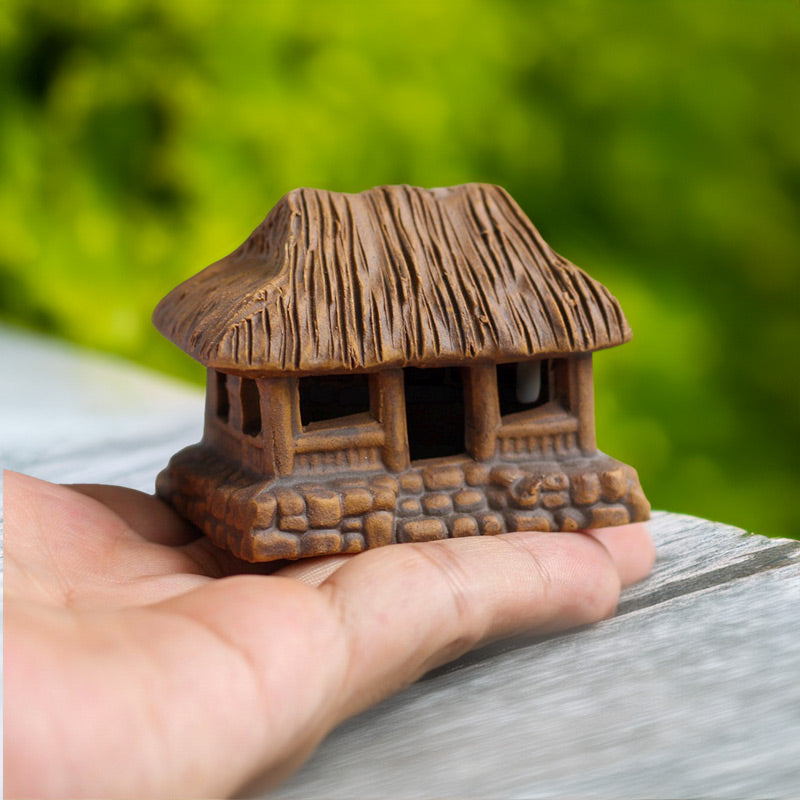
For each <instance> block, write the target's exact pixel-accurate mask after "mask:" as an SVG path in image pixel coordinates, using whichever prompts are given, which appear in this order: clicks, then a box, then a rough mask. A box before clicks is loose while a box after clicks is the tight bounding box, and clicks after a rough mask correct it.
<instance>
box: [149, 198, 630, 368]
mask: <svg viewBox="0 0 800 800" xmlns="http://www.w3.org/2000/svg"><path fill="white" fill-rule="evenodd" d="M154 321H155V324H156V326H157V327H158V328H159V330H160V331H161V332H162V333H163V334H164V335H165V336H167V337H168V338H170V339H172V340H173V341H174V342H175V343H176V344H178V345H179V346H180V347H181V348H183V349H184V350H185V351H186V352H187V353H189V354H190V355H192V356H193V357H194V358H196V359H197V360H198V361H201V362H202V363H204V364H206V365H208V366H212V367H216V368H218V369H223V370H238V371H256V372H260V373H264V374H267V373H273V374H274V373H276V372H286V371H292V372H314V371H322V370H324V371H341V370H343V369H362V370H363V369H374V368H377V367H380V366H388V365H397V366H402V365H414V366H420V365H422V366H425V365H430V364H431V363H434V362H436V363H439V364H454V363H462V362H464V361H465V360H477V359H489V360H494V361H509V360H518V359H524V358H528V357H532V356H545V355H555V354H566V353H573V352H585V351H590V350H597V349H600V348H603V347H610V346H612V345H616V344H621V343H622V342H624V341H627V340H628V339H629V338H630V329H629V327H628V324H627V321H626V320H625V317H624V315H623V313H622V310H621V308H620V306H619V304H618V303H617V301H616V300H615V299H614V297H612V295H611V294H610V293H609V292H608V290H607V289H606V288H605V287H604V286H602V285H601V284H599V283H597V282H596V281H594V280H593V279H592V278H590V277H589V276H588V275H587V274H586V273H585V272H583V271H582V270H580V269H578V268H577V267H576V266H574V265H573V264H571V263H570V262H569V261H567V260H565V259H564V258H562V257H561V256H559V255H558V254H557V253H555V252H553V250H551V249H550V247H549V246H548V245H547V244H546V243H545V242H544V240H543V239H542V238H541V236H540V235H539V232H538V231H537V230H536V228H534V226H533V225H532V224H531V222H530V220H529V219H528V218H527V217H526V216H525V214H524V213H523V212H522V210H521V209H520V208H519V206H518V205H517V204H516V203H515V202H514V201H513V200H512V199H511V197H509V195H508V194H507V193H506V192H505V191H504V190H503V189H501V188H499V187H497V186H488V185H482V184H466V185H464V186H456V187H454V188H449V189H431V190H427V189H419V188H415V187H411V186H381V187H378V188H375V189H370V190H369V191H366V192H362V193H361V194H342V193H339V192H326V191H320V190H317V189H296V190H295V191H293V192H290V193H289V194H287V195H286V196H285V197H283V198H282V199H281V200H280V202H279V203H278V204H277V205H276V206H275V208H273V209H272V211H271V212H270V213H269V214H268V215H267V217H266V219H265V220H264V221H263V222H262V223H261V225H259V227H258V228H256V230H255V231H254V232H253V233H252V235H251V236H250V237H249V238H248V239H247V241H246V242H245V243H244V244H243V245H242V246H241V247H240V248H239V249H238V250H236V251H235V252H233V253H232V254H231V255H229V256H227V257H226V258H223V259H222V260H220V261H217V262H216V263H215V264H212V265H211V266H210V267H208V268H207V269H205V270H203V271H202V272H200V273H199V274H198V275H195V276H194V277H193V278H190V279H189V280H187V281H185V282H184V283H182V284H181V285H180V286H178V287H177V288H176V289H174V290H173V291H172V292H170V294H168V295H167V296H166V297H165V298H164V299H163V300H162V301H161V303H160V304H159V306H158V308H156V311H155V314H154Z"/></svg>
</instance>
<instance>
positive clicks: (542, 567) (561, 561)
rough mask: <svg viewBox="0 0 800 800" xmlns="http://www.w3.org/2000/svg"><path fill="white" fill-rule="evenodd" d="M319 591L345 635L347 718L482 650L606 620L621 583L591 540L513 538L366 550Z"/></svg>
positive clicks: (540, 535)
mask: <svg viewBox="0 0 800 800" xmlns="http://www.w3.org/2000/svg"><path fill="white" fill-rule="evenodd" d="M636 536H638V537H639V538H640V539H642V541H643V544H642V545H641V546H643V547H646V546H647V545H646V541H645V538H644V537H642V533H641V532H638V533H636ZM631 545H632V546H635V542H631ZM320 590H321V591H323V592H325V593H327V594H328V596H329V599H330V602H331V603H333V605H334V607H336V608H337V609H338V611H339V614H340V616H341V619H342V623H343V626H344V628H345V631H346V641H347V643H348V647H349V652H350V658H349V663H350V668H349V669H348V670H347V682H348V686H347V688H346V691H345V694H346V695H347V696H348V697H349V700H348V701H347V702H346V703H345V708H346V709H347V713H352V712H353V711H355V710H360V709H361V708H363V707H365V706H366V705H368V704H370V703H372V702H375V701H376V700H377V699H379V698H381V697H383V696H386V695H387V694H388V693H390V692H391V691H393V690H394V689H397V688H399V687H400V686H403V685H405V684H407V683H409V682H411V681H412V680H414V679H416V678H417V677H419V676H420V675H422V674H424V673H425V672H426V671H427V670H429V669H431V668H432V667H434V666H437V665H439V664H442V663H445V662H446V661H449V660H451V659H453V658H456V657H457V656H459V655H461V654H462V653H464V652H466V651H467V650H469V649H471V648H472V647H475V646H477V645H478V644H481V643H483V642H486V641H489V640H492V639H496V638H499V637H502V636H508V635H512V634H515V633H520V632H536V633H550V632H553V631H557V630H563V629H566V628H570V627H574V626H578V625H585V624H588V623H591V622H595V621H597V620H600V619H603V618H605V617H607V616H609V615H611V614H612V613H613V611H614V609H615V608H616V603H617V600H618V597H619V590H620V578H619V574H618V572H617V568H616V565H615V563H614V560H613V559H612V557H611V556H610V554H609V551H608V550H607V549H606V548H605V547H604V546H603V545H601V544H600V542H599V541H598V540H597V539H595V538H594V537H592V536H586V535H584V534H569V533H554V534H544V533H512V534H505V535H502V536H495V537H476V538H474V539H469V538H468V539H455V540H448V541H443V542H428V543H425V544H421V545H401V546H398V547H391V548H385V549H380V550H375V551H370V552H368V553H365V554H363V555H361V556H358V557H357V558H355V559H353V560H352V561H351V562H350V563H348V564H345V565H344V566H342V567H341V568H340V569H338V570H337V571H336V572H334V573H333V575H332V576H331V577H330V578H328V580H326V581H325V582H324V583H323V584H322V585H321V586H320Z"/></svg>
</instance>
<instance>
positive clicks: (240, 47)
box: [0, 0, 800, 536]
mask: <svg viewBox="0 0 800 800" xmlns="http://www.w3.org/2000/svg"><path fill="white" fill-rule="evenodd" d="M466 181H490V182H494V183H499V184H501V185H504V186H505V187H506V188H507V189H508V190H509V191H510V192H511V194H512V195H513V196H514V197H515V198H516V199H517V200H518V201H519V202H520V204H521V205H522V206H523V208H524V209H525V210H526V211H527V212H528V214H529V216H530V217H531V218H532V219H533V220H534V222H535V223H536V224H537V226H538V227H539V229H540V230H541V231H542V233H543V235H544V236H545V238H546V239H547V240H548V241H549V242H550V243H551V244H552V245H553V246H554V247H555V248H556V249H557V250H559V251H560V252H562V253H563V254H564V255H565V256H567V257H568V258H569V259H571V260H572V261H574V262H576V263H577V264H579V265H581V266H583V267H584V268H586V269H587V270H588V271H589V272H590V273H591V274H592V275H594V276H595V277H596V278H598V279H599V280H601V281H603V282H604V283H606V284H607V285H608V286H609V288H610V289H611V290H612V291H613V292H614V293H615V294H616V295H617V296H618V297H619V299H620V300H621V302H622V304H623V307H624V308H625V310H626V313H627V315H628V317H629V320H630V322H631V325H632V327H633V329H634V332H635V339H634V342H633V343H632V344H630V345H626V346H625V347H622V348H616V349H614V350H611V351H607V352H604V353H600V354H598V356H597V358H596V359H595V364H596V372H597V405H598V438H599V441H600V445H601V447H602V449H604V450H606V451H607V452H610V453H612V454H613V455H615V456H617V457H619V458H621V459H623V460H625V461H628V462H629V463H632V464H634V465H636V466H637V468H638V469H639V472H640V475H641V477H642V482H643V484H644V486H645V488H646V490H647V492H648V494H649V496H650V497H651V499H652V501H653V503H654V505H655V506H656V507H661V508H668V509H670V510H675V511H684V512H690V513H695V514H699V515H702V516H706V517H710V518H715V519H721V520H724V521H729V522H731V523H734V524H738V525H741V526H744V527H747V528H749V529H751V530H755V531H757V532H760V533H766V534H780V535H795V536H796V535H798V531H799V530H800V529H799V528H798V522H797V512H796V510H795V509H796V505H795V504H796V502H797V500H796V498H797V493H798V490H797V479H798V464H799V463H800V459H798V442H799V441H800V424H799V420H800V413H798V412H799V411H800V400H799V398H800V385H798V384H800V379H799V378H798V357H797V353H798V347H800V302H799V300H800V292H799V291H798V277H799V276H800V266H799V265H800V4H798V2H796V0H750V2H744V1H743V0H703V1H702V2H692V0H674V1H672V2H667V1H666V0H648V1H646V2H645V1H644V0H629V1H628V2H625V1H624V0H606V1H604V0H595V1H594V2H589V1H588V0H538V1H537V2H514V0H438V2H436V1H431V2H422V1H421V0H420V1H419V2H411V1H409V2H400V1H399V0H385V1H384V2H380V3H376V2H366V0H365V2H355V1H353V2H322V1H321V0H317V1H316V2H314V1H313V0H304V2H302V3H301V2H295V3H290V2H266V1H265V2H255V0H253V1H252V2H244V1H243V0H240V1H239V2H204V1H203V0H169V2H167V1H166V0H164V2H155V0H68V1H67V2H57V1H56V0H41V1H37V0H27V1H26V0H5V2H3V3H2V4H0V227H1V228H2V233H1V234H0V313H2V315H3V316H4V317H5V318H6V319H9V320H12V321H15V322H17V323H22V324H24V325H27V326H31V327H34V328H38V329H41V330H45V331H50V332H53V333H56V334H58V335H60V336H63V337H65V338H68V339H71V340H74V341H77V342H80V343H82V344H86V345H91V346H94V347H98V348H102V349H104V350H110V351H114V352H117V353H121V354H123V355H125V356H128V357H130V358H133V359H136V360H137V361H140V362H142V363H145V364H148V365H151V366H154V367H157V368H160V369H163V370H165V371H168V372H171V373H174V374H178V375H181V376H184V377H188V378H190V379H192V380H196V381H198V382H199V381H200V380H201V377H202V369H201V368H200V367H198V366H197V365H195V364H194V363H193V362H192V361H191V360H190V359H189V358H188V357H186V356H184V355H183V354H182V353H180V352H179V351H178V350H177V349H176V348H175V347H174V346H172V345H171V344H169V343H168V342H166V341H164V340H162V339H161V338H160V337H159V336H158V334H157V333H156V332H155V331H154V330H153V328H152V327H151V324H150V312H151V309H152V307H153V306H154V305H155V303H156V301H157V300H158V299H159V298H160V297H161V296H162V295H163V294H165V293H166V292H167V291H168V290H169V289H170V288H172V286H174V285H175V284H176V283H177V282H178V281H180V280H182V279H184V278H185V277H188V276H189V275H190V274H192V273H194V272H196V271H198V270H199V269H200V268H202V267H203V266H205V265H206V264H209V263H211V262H212V261H214V260H216V259H217V258H219V257H221V256H223V255H225V254H226V253H227V252H229V251H230V250H232V249H234V248H235V247H236V246H237V245H238V244H240V243H241V242H242V241H243V240H244V239H245V238H246V236H247V235H248V234H249V233H250V231H251V230H252V229H253V228H254V227H255V226H256V225H257V224H258V223H259V222H260V220H261V219H262V218H263V216H264V215H265V214H266V212H267V211H268V210H269V209H270V208H271V207H272V205H273V204H274V203H275V202H276V201H277V200H278V198H279V197H280V196H281V195H282V194H284V193H285V192H287V191H289V190H290V189H292V188H294V187H296V186H302V185H307V186H315V187H320V188H328V189H337V190H343V191H360V190H362V189H365V188H368V187H370V186H373V185H377V184H382V183H411V184H417V185H422V186H441V185H449V184H456V183H462V182H466ZM54 391H57V387H54Z"/></svg>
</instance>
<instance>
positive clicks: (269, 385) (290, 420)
mask: <svg viewBox="0 0 800 800" xmlns="http://www.w3.org/2000/svg"><path fill="white" fill-rule="evenodd" d="M256 383H257V384H258V394H259V399H260V403H261V435H262V436H263V440H264V471H265V472H266V473H267V474H273V475H291V474H292V471H293V470H294V450H295V431H294V416H295V405H296V397H295V395H296V394H297V380H296V379H294V378H259V379H258V380H257V381H256Z"/></svg>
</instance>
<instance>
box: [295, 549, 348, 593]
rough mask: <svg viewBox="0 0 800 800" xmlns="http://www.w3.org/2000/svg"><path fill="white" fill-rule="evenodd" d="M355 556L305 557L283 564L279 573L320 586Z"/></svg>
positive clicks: (309, 584)
mask: <svg viewBox="0 0 800 800" xmlns="http://www.w3.org/2000/svg"><path fill="white" fill-rule="evenodd" d="M353 558H355V555H341V556H321V557H320V558H305V559H303V560H302V561H295V562H294V563H290V564H288V565H287V566H283V567H282V568H281V570H280V573H279V574H280V576H281V577H282V578H291V579H292V580H295V581H300V583H305V584H306V585H307V586H319V585H320V584H321V583H323V582H324V581H326V580H327V579H328V578H329V577H330V576H331V575H333V573H334V572H336V570H337V569H339V568H340V567H343V566H344V565H345V564H347V563H348V562H349V561H350V560H351V559H353ZM284 563H285V562H284Z"/></svg>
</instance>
